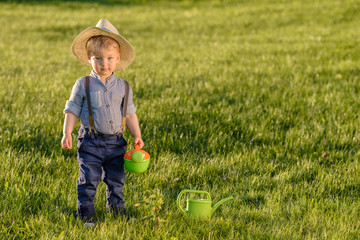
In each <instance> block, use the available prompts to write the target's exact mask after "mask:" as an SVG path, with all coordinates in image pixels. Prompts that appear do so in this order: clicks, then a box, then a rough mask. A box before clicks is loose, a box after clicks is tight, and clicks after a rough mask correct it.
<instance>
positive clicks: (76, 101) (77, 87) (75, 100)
mask: <svg viewBox="0 0 360 240" xmlns="http://www.w3.org/2000/svg"><path fill="white" fill-rule="evenodd" d="M83 91H84V90H83V88H82V85H81V82H80V79H78V80H77V81H76V83H75V84H74V86H73V88H72V91H71V94H70V98H69V100H67V101H66V104H65V109H64V113H68V112H70V113H72V114H74V115H75V116H76V117H78V118H79V117H80V113H81V108H82V104H83V101H84V94H83Z"/></svg>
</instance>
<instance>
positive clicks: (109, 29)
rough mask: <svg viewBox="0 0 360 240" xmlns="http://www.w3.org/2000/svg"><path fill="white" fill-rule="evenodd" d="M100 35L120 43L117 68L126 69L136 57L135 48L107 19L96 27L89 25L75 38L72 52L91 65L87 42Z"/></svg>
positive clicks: (81, 60)
mask: <svg viewBox="0 0 360 240" xmlns="http://www.w3.org/2000/svg"><path fill="white" fill-rule="evenodd" d="M99 35H103V36H108V37H111V38H113V39H114V40H115V41H117V42H118V43H119V46H120V61H119V63H118V64H117V65H116V69H115V70H124V69H125V68H127V67H128V66H129V65H130V64H131V62H132V61H133V60H134V58H135V50H134V48H133V47H132V46H131V44H130V43H129V42H128V41H126V39H125V38H124V37H122V36H121V35H120V34H119V32H118V30H117V29H116V28H115V27H114V26H113V25H112V24H111V23H110V22H109V20H107V19H101V20H100V21H99V22H98V24H97V25H96V26H95V27H88V28H87V29H85V30H84V31H82V32H81V33H80V34H79V35H78V36H77V37H76V38H75V40H74V42H73V44H72V52H73V53H74V55H75V57H76V58H77V59H79V61H80V62H83V63H85V64H86V65H89V66H91V64H90V63H89V58H88V56H87V51H86V43H87V41H88V40H89V39H90V38H91V37H94V36H99Z"/></svg>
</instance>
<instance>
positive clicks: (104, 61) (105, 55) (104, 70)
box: [89, 47, 120, 80]
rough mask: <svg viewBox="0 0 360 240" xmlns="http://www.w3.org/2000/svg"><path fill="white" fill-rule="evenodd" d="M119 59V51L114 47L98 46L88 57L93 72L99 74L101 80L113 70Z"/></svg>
mask: <svg viewBox="0 0 360 240" xmlns="http://www.w3.org/2000/svg"><path fill="white" fill-rule="evenodd" d="M119 61H120V53H119V51H118V49H117V48H115V47H108V48H100V49H99V50H97V51H96V52H95V53H93V54H92V55H91V56H90V58H89V62H90V64H91V66H92V68H93V70H94V72H95V73H96V74H97V75H99V76H100V78H101V79H102V80H103V79H106V78H107V77H109V76H110V75H111V74H112V73H113V72H114V71H115V68H116V65H117V64H118V62H119Z"/></svg>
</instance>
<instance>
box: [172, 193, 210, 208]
mask: <svg viewBox="0 0 360 240" xmlns="http://www.w3.org/2000/svg"><path fill="white" fill-rule="evenodd" d="M184 193H199V194H205V195H207V197H208V200H210V201H211V197H210V194H209V193H208V192H206V191H199V190H182V191H181V192H180V193H179V195H178V197H177V200H176V204H177V206H178V208H179V209H180V210H181V211H182V212H183V213H186V210H185V209H183V208H182V207H181V205H180V200H181V197H182V195H183V194H184Z"/></svg>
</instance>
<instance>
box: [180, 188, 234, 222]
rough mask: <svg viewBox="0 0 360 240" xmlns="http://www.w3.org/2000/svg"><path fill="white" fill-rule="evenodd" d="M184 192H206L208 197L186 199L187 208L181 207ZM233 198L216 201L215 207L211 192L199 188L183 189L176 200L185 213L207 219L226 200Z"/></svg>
mask: <svg viewBox="0 0 360 240" xmlns="http://www.w3.org/2000/svg"><path fill="white" fill-rule="evenodd" d="M184 193H198V194H205V195H206V196H207V198H206V199H192V198H189V199H186V209H183V208H182V207H181V204H180V201H181V197H182V195H183V194H184ZM231 199H233V197H232V196H231V197H228V198H224V199H223V200H221V201H219V202H218V203H216V204H215V205H214V206H213V207H211V197H210V194H209V193H208V192H206V191H197V190H183V191H181V192H180V193H179V196H178V198H177V200H176V203H177V206H178V208H179V209H180V210H181V211H182V212H183V213H185V214H186V215H188V216H190V217H193V218H201V219H206V218H210V217H211V215H212V214H213V213H214V212H215V210H216V209H217V208H218V207H219V206H220V205H221V204H223V203H224V202H226V201H228V200H231Z"/></svg>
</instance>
